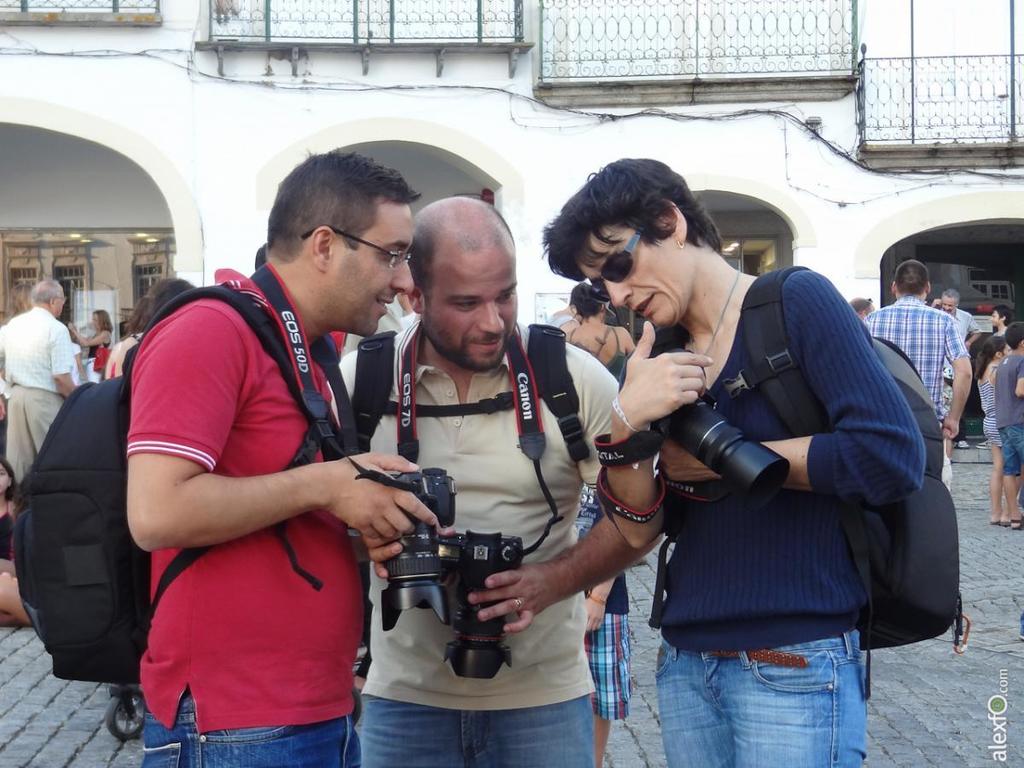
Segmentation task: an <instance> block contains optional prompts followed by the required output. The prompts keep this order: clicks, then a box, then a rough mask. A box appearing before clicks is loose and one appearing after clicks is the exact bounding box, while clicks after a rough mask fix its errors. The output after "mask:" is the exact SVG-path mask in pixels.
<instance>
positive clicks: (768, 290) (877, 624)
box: [734, 267, 960, 650]
mask: <svg viewBox="0 0 1024 768" xmlns="http://www.w3.org/2000/svg"><path fill="white" fill-rule="evenodd" d="M802 269H804V268H803V267H789V268H787V269H782V270H778V271H775V272H769V273H767V274H764V275H762V276H761V277H759V278H758V279H757V280H756V281H755V282H754V284H753V285H752V286H751V288H750V290H749V291H748V292H747V295H746V296H745V297H744V300H743V327H744V337H745V339H746V346H747V353H748V355H749V357H750V359H751V360H752V361H754V362H753V363H752V364H751V366H750V369H749V370H744V371H742V372H741V374H740V376H739V377H737V380H738V379H740V378H741V377H742V379H743V382H744V385H745V387H746V388H750V389H754V388H756V389H758V390H759V391H760V392H761V394H762V395H764V397H765V398H767V400H768V401H769V402H770V403H771V404H772V407H773V408H774V409H775V411H776V413H778V415H779V417H780V418H781V419H782V421H783V423H784V424H786V426H787V427H788V429H789V430H790V432H791V433H792V434H793V435H794V436H801V435H811V434H815V433H819V432H829V431H831V425H830V424H829V423H828V421H827V417H826V416H825V409H824V408H823V407H822V406H821V404H820V403H819V402H818V400H817V398H816V397H815V395H814V393H813V392H812V391H811V390H810V388H809V387H808V386H807V383H806V381H805V380H804V377H803V374H801V373H800V368H799V364H798V363H799V361H797V360H796V359H795V358H794V356H793V355H792V354H790V350H789V347H788V341H787V335H786V325H785V319H784V318H785V315H784V311H783V302H782V286H783V284H784V283H785V281H786V279H787V278H788V277H789V276H790V275H792V274H793V273H794V272H797V271H800V270H802ZM873 342H874V347H875V352H876V353H877V354H878V357H879V359H880V360H881V362H882V365H883V366H884V367H885V368H886V370H888V371H889V373H890V374H892V377H893V379H894V380H895V381H896V384H897V386H898V387H899V390H900V392H901V393H902V394H903V396H904V398H906V401H907V404H908V405H909V406H910V410H911V412H912V413H913V415H914V419H915V420H916V422H917V426H918V429H920V431H921V439H922V440H923V441H924V446H925V456H926V462H925V473H924V481H923V484H922V485H921V488H920V489H919V490H917V491H915V492H914V493H912V494H910V495H909V496H907V497H906V498H905V499H902V500H901V501H898V502H894V503H892V504H887V505H885V506H882V507H871V506H867V505H864V504H856V503H848V504H846V505H845V506H844V509H843V513H842V526H843V532H844V533H845V535H846V539H847V542H848V544H849V546H850V551H851V554H852V556H853V560H854V562H855V563H856V565H857V570H858V572H859V573H860V577H861V580H862V581H863V583H864V587H865V590H866V591H867V594H868V604H867V606H866V608H865V610H864V611H863V613H862V615H861V619H860V622H859V623H858V625H857V628H858V629H859V630H860V632H861V645H862V647H863V648H865V649H866V650H870V649H871V648H889V647H895V646H901V645H909V644H910V643H916V642H919V641H921V640H927V639H930V638H933V637H937V636H938V635H941V634H942V633H944V632H945V631H946V630H947V629H949V627H950V625H952V624H954V622H955V623H956V625H957V628H959V625H960V549H959V537H958V532H957V520H956V507H955V505H954V503H953V498H952V496H951V495H950V493H949V489H947V488H946V486H945V485H943V483H942V464H943V455H944V453H943V440H942V430H941V428H940V426H939V424H938V421H937V420H936V418H935V408H934V406H933V404H932V400H931V396H930V395H929V394H928V391H927V390H926V389H925V387H924V384H923V383H922V381H921V377H920V376H919V375H918V372H917V370H916V369H915V368H914V365H913V363H911V361H910V360H909V359H908V358H907V357H906V356H905V355H904V354H903V352H902V351H900V350H899V349H898V348H897V347H895V346H894V345H892V344H889V343H888V342H885V341H883V340H881V339H873ZM741 392H742V387H741V388H739V391H737V393H736V394H737V395H738V394H741ZM734 396H735V395H734Z"/></svg>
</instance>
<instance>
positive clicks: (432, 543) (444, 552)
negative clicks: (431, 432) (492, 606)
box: [380, 468, 523, 678]
mask: <svg viewBox="0 0 1024 768" xmlns="http://www.w3.org/2000/svg"><path fill="white" fill-rule="evenodd" d="M387 484H389V485H395V487H406V488H408V490H410V491H411V492H412V493H413V494H415V495H416V497H417V498H418V499H419V500H420V501H422V502H423V504H424V505H425V506H426V507H427V508H428V509H430V510H431V511H432V512H434V514H435V515H437V519H438V521H439V523H440V524H441V525H443V526H446V527H447V526H451V525H452V524H453V523H454V522H455V495H456V489H455V481H454V480H453V479H452V478H451V477H449V476H448V474H447V473H446V472H445V471H444V470H443V469H438V468H429V469H424V470H422V471H421V472H405V473H402V474H399V475H395V476H392V477H391V478H389V480H388V481H387ZM414 524H415V528H414V529H413V531H412V532H411V533H408V534H406V535H404V536H403V537H402V539H401V546H402V549H401V552H400V553H398V554H397V555H396V556H394V557H392V558H390V559H389V560H387V561H385V562H384V564H383V565H384V568H385V569H386V570H387V578H388V586H387V588H386V589H385V590H384V591H383V592H382V593H381V599H380V611H381V625H382V626H383V628H384V630H385V631H388V630H391V629H393V628H394V626H395V624H396V623H397V622H398V619H399V616H400V615H401V612H402V611H404V610H406V609H408V608H431V609H432V610H433V611H434V613H435V614H437V618H438V619H439V620H440V621H441V622H442V623H444V624H451V625H452V628H453V630H454V632H455V639H454V640H453V641H452V642H450V643H448V645H447V648H446V649H445V660H446V661H448V662H450V663H451V665H452V669H453V670H454V672H455V674H456V675H458V676H459V677H474V678H492V677H494V676H495V675H496V674H497V673H498V670H499V669H500V668H501V665H502V664H508V665H509V666H511V665H512V652H511V651H510V650H509V649H508V647H507V646H506V645H504V644H502V640H504V639H505V631H504V618H503V617H502V616H498V617H494V618H492V619H490V620H487V621H482V620H480V618H479V616H478V613H479V611H480V609H481V608H483V607H485V606H484V605H472V604H470V602H469V593H470V592H471V591H473V590H480V589H484V587H485V581H486V579H487V577H488V576H490V575H491V574H494V573H500V572H502V571H507V570H512V569H515V568H518V567H519V565H520V564H521V563H522V560H523V542H522V539H520V538H519V537H518V536H502V535H501V534H500V533H475V532H473V531H466V532H465V533H456V534H454V535H452V536H446V537H441V538H439V537H438V535H437V531H436V530H435V529H434V528H433V527H431V526H428V525H426V524H425V523H424V522H422V521H420V520H415V521H414ZM450 575H454V576H457V577H458V582H457V585H456V602H457V606H456V610H455V614H454V616H452V615H451V613H450V611H449V606H448V592H447V590H446V588H445V586H444V585H445V582H446V581H447V579H448V577H449V576H450Z"/></svg>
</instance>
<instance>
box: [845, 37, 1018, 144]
mask: <svg viewBox="0 0 1024 768" xmlns="http://www.w3.org/2000/svg"><path fill="white" fill-rule="evenodd" d="M1022 81H1024V56H1013V57H1010V56H927V57H917V58H899V59H864V60H863V61H862V62H861V76H860V81H859V83H858V86H857V95H858V100H857V101H858V108H859V122H860V135H861V140H862V141H864V142H892V143H903V144H916V143H925V142H927V143H929V144H931V143H935V142H953V141H1007V140H1011V139H1015V138H1017V137H1020V136H1022V135H1024V120H1022V119H1021V114H1020V107H1021V101H1022V97H1024V88H1022V85H1021V83H1022Z"/></svg>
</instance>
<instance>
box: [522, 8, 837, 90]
mask: <svg viewBox="0 0 1024 768" xmlns="http://www.w3.org/2000/svg"><path fill="white" fill-rule="evenodd" d="M855 14H856V0H542V2H541V39H542V42H541V44H542V46H543V48H542V51H541V79H542V80H546V81H553V80H587V79H597V78H631V79H639V78H650V79H658V78H680V77H686V78H690V77H693V78H696V77H701V78H703V77H709V76H728V75H742V76H758V75H765V76H776V77H778V76H794V75H810V74H846V75H850V74H851V73H852V72H853V68H854V51H855V50H856V47H857V46H856V42H855V40H854V30H856V28H857V25H856V17H855Z"/></svg>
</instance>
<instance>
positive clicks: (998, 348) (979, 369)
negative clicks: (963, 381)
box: [974, 336, 1006, 381]
mask: <svg viewBox="0 0 1024 768" xmlns="http://www.w3.org/2000/svg"><path fill="white" fill-rule="evenodd" d="M1005 349H1006V339H1005V338H1004V337H1002V336H989V337H988V338H987V339H985V343H984V344H982V345H981V351H980V352H978V357H977V359H975V361H974V378H976V379H978V380H979V381H980V380H981V377H982V376H984V375H985V370H986V369H987V368H988V367H989V365H990V364H991V363H992V360H993V359H994V358H995V356H996V355H998V354H999V353H1000V352H1002V351H1003V350H1005Z"/></svg>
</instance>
